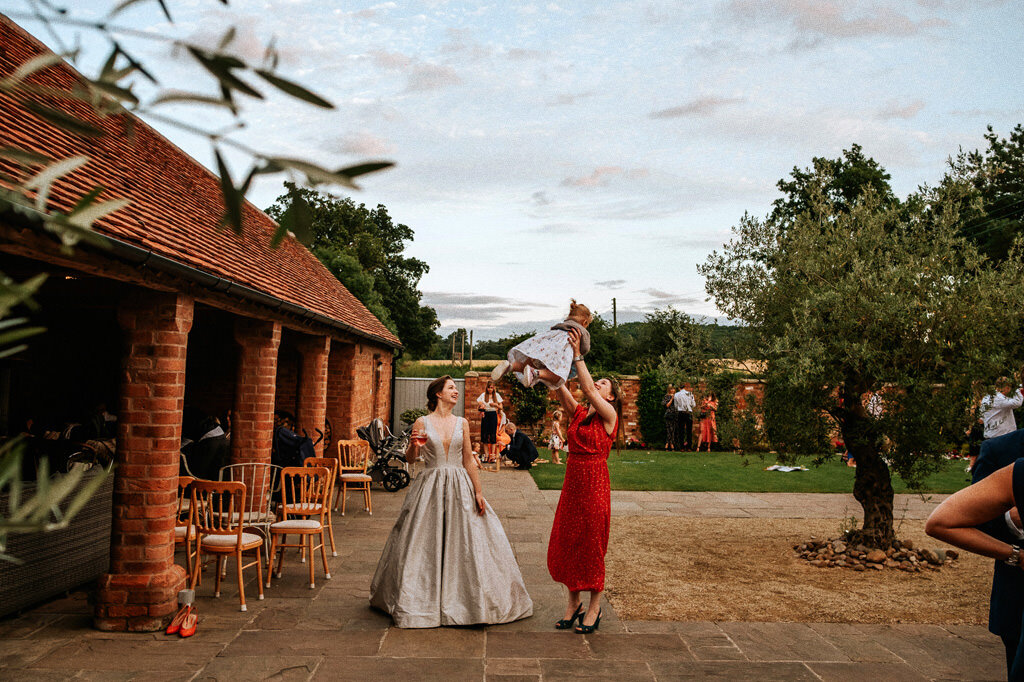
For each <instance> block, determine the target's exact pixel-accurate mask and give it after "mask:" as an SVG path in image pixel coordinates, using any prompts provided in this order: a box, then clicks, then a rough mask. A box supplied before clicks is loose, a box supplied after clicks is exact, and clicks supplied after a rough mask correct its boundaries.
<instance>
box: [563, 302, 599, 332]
mask: <svg viewBox="0 0 1024 682" xmlns="http://www.w3.org/2000/svg"><path fill="white" fill-rule="evenodd" d="M569 319H570V320H576V321H577V322H579V323H580V324H582V325H583V326H584V327H586V326H587V325H589V324H590V323H591V322H592V321H593V320H594V313H592V312H590V308H588V307H587V306H585V305H583V304H582V303H577V302H576V299H575V298H570V299H569Z"/></svg>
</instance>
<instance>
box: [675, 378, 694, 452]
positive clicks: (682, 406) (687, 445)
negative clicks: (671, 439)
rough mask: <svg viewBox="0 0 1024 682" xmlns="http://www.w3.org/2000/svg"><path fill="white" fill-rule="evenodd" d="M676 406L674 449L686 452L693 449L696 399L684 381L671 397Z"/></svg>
mask: <svg viewBox="0 0 1024 682" xmlns="http://www.w3.org/2000/svg"><path fill="white" fill-rule="evenodd" d="M672 403H673V404H674V405H675V408H676V450H679V451H680V452H686V451H689V450H692V449H693V408H694V407H695V406H696V401H694V399H693V393H691V392H690V384H689V383H684V384H683V387H682V388H680V389H679V390H678V391H677V392H676V394H675V395H674V396H673V397H672Z"/></svg>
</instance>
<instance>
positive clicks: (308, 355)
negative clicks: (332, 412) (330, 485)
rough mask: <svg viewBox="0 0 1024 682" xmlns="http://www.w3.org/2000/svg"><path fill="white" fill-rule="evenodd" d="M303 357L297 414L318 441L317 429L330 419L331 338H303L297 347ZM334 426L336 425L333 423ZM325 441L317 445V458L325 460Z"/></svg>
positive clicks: (321, 428)
mask: <svg viewBox="0 0 1024 682" xmlns="http://www.w3.org/2000/svg"><path fill="white" fill-rule="evenodd" d="M297 346H298V350H299V354H300V355H301V356H302V363H301V367H300V368H299V390H298V393H299V395H298V414H297V415H296V418H297V419H298V420H299V425H300V426H301V427H302V428H303V429H306V431H308V432H309V436H310V438H312V439H313V440H316V439H317V433H316V431H315V429H319V430H320V431H323V430H324V419H325V417H326V416H327V365H328V357H329V355H330V351H331V339H330V337H329V336H308V337H304V338H303V339H302V340H301V341H299V343H298V344H297ZM332 423H333V422H332ZM323 454H324V442H323V441H320V442H318V443H317V444H316V456H317V457H323Z"/></svg>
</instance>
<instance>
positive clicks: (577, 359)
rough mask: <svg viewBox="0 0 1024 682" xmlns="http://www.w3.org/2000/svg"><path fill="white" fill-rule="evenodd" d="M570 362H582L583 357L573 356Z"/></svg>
mask: <svg viewBox="0 0 1024 682" xmlns="http://www.w3.org/2000/svg"><path fill="white" fill-rule="evenodd" d="M572 361H573V362H582V361H583V356H582V355H574V356H573V358H572Z"/></svg>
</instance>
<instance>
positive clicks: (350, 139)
mask: <svg viewBox="0 0 1024 682" xmlns="http://www.w3.org/2000/svg"><path fill="white" fill-rule="evenodd" d="M338 149H339V151H341V152H342V153H344V154H355V155H357V156H380V155H381V154H390V153H391V152H392V151H394V145H392V144H391V143H390V142H388V141H387V140H385V139H383V138H380V137H376V136H374V135H371V134H370V133H367V132H362V133H355V134H352V135H347V136H345V137H343V138H342V139H341V140H340V141H339V147H338Z"/></svg>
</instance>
